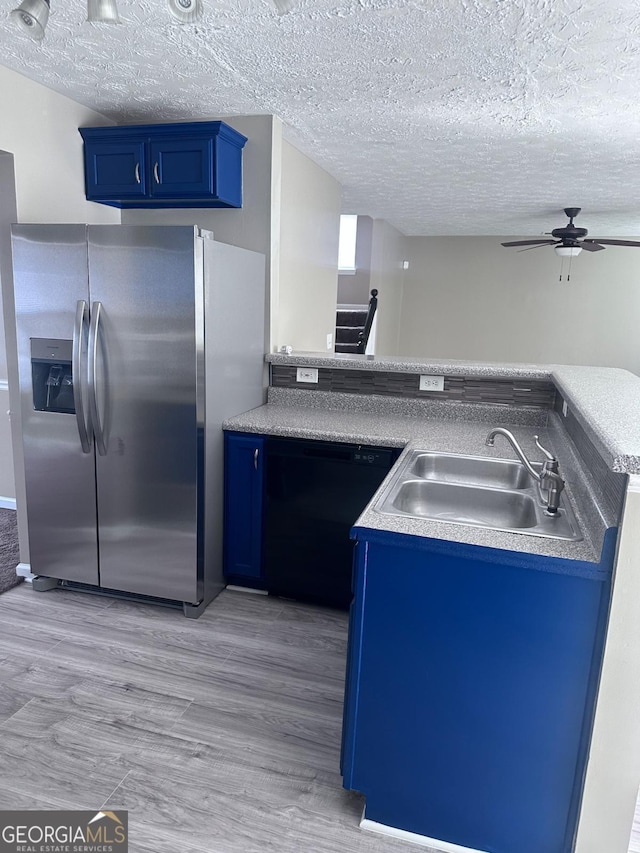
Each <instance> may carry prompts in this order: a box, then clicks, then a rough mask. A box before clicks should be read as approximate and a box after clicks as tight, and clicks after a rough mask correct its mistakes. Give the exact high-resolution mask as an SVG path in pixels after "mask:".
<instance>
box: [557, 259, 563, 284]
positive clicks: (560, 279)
mask: <svg viewBox="0 0 640 853" xmlns="http://www.w3.org/2000/svg"><path fill="white" fill-rule="evenodd" d="M563 269H564V258H561V259H560V278H559V279H558V281H562V270H563Z"/></svg>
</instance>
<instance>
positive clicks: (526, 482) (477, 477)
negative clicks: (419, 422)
mask: <svg viewBox="0 0 640 853" xmlns="http://www.w3.org/2000/svg"><path fill="white" fill-rule="evenodd" d="M411 473H412V474H413V475H414V476H415V477H420V478H422V479H424V480H439V481H444V482H447V483H467V484H469V485H472V486H491V487H493V488H499V489H526V488H528V487H529V486H530V485H531V477H530V475H529V474H528V473H527V470H526V468H525V467H524V465H523V464H522V463H521V462H517V461H515V460H513V461H512V460H510V459H487V458H485V457H482V456H457V455H455V454H449V453H419V454H418V455H417V456H416V457H415V460H414V462H413V465H412V466H411Z"/></svg>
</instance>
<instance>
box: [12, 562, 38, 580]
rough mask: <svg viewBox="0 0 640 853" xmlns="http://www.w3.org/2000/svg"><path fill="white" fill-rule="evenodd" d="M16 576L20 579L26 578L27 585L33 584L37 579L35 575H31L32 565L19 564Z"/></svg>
mask: <svg viewBox="0 0 640 853" xmlns="http://www.w3.org/2000/svg"><path fill="white" fill-rule="evenodd" d="M16 574H17V575H18V577H19V578H24V579H25V580H26V582H27V583H31V581H32V580H33V579H34V578H35V575H32V574H31V563H18V565H17V566H16Z"/></svg>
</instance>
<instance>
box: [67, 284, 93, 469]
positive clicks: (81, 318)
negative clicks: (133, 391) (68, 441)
mask: <svg viewBox="0 0 640 853" xmlns="http://www.w3.org/2000/svg"><path fill="white" fill-rule="evenodd" d="M88 319H89V306H88V305H87V303H86V302H85V301H84V299H79V300H78V302H77V304H76V319H75V323H74V326H73V354H72V363H71V371H72V377H73V383H74V389H73V390H74V393H73V399H74V405H75V409H76V422H77V424H78V435H79V436H80V446H81V447H82V452H83V453H91V432H90V430H89V427H88V424H87V419H86V416H85V411H84V383H83V381H82V380H83V373H82V348H83V346H84V340H85V331H86V328H87V321H88Z"/></svg>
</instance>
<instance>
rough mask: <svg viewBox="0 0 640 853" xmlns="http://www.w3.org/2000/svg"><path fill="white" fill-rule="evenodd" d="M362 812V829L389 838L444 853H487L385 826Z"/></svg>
mask: <svg viewBox="0 0 640 853" xmlns="http://www.w3.org/2000/svg"><path fill="white" fill-rule="evenodd" d="M364 815H365V813H364V812H363V813H362V820H361V821H360V829H365V830H367V831H368V832H376V833H377V834H378V835H386V836H387V837H388V838H397V839H398V840H399V841H408V842H410V843H411V844H419V845H420V846H421V847H430V848H431V849H432V850H441V851H442V853H486V851H485V850H475V849H473V848H471V847H461V846H460V845H459V844H452V843H451V842H450V841H440V840H439V839H438V838H427V836H426V835H418V834H417V833H416V832H407V830H406V829H396V828H395V827H394V826H385V824H383V823H376V822H375V821H374V820H367V819H366V817H365V816H364Z"/></svg>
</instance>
